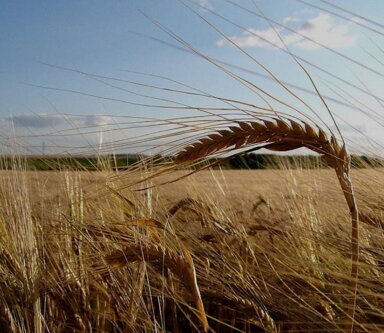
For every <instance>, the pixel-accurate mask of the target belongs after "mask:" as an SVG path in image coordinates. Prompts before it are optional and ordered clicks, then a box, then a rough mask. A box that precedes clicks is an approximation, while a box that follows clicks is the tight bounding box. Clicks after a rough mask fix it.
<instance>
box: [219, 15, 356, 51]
mask: <svg viewBox="0 0 384 333" xmlns="http://www.w3.org/2000/svg"><path fill="white" fill-rule="evenodd" d="M293 20H294V19H293V18H292V17H286V18H284V19H283V22H284V21H285V22H286V23H288V22H293ZM296 31H297V32H298V34H296V33H294V32H292V33H286V32H284V29H283V28H276V29H275V30H274V29H272V28H268V29H252V28H251V29H248V30H245V31H243V33H242V35H241V36H234V37H230V39H231V40H232V41H233V42H234V43H236V44H237V45H238V46H240V47H268V48H273V47H274V46H273V45H271V44H270V43H272V44H275V45H276V46H277V47H283V46H284V44H283V42H282V41H281V40H280V38H279V36H278V34H277V33H279V34H280V37H281V39H282V40H283V41H284V43H285V44H286V45H287V46H289V45H290V46H293V47H296V48H301V49H306V50H316V49H320V48H321V46H320V45H318V44H315V43H313V42H312V41H311V40H310V39H312V40H314V41H316V42H317V43H320V44H323V45H326V46H327V47H331V48H346V47H351V46H353V45H355V44H356V41H357V39H356V37H355V36H354V35H352V34H351V33H350V31H349V24H348V23H347V24H339V23H336V22H335V21H334V20H333V18H332V17H331V16H330V15H329V14H324V13H320V14H319V15H318V16H316V17H314V18H311V19H308V20H307V21H304V22H303V23H302V24H301V26H300V27H299V28H298V29H297V30H296ZM304 36H305V37H307V38H308V39H306V38H304ZM268 42H269V43H268ZM226 44H229V42H228V41H227V40H224V39H222V40H219V41H218V42H217V45H218V46H224V45H226Z"/></svg>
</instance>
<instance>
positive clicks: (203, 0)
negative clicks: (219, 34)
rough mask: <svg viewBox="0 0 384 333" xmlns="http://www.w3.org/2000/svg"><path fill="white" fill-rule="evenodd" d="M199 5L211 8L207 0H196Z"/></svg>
mask: <svg viewBox="0 0 384 333" xmlns="http://www.w3.org/2000/svg"><path fill="white" fill-rule="evenodd" d="M198 3H199V5H200V6H203V7H205V8H207V9H210V10H213V9H214V8H213V5H212V3H211V2H210V1H209V0H198Z"/></svg>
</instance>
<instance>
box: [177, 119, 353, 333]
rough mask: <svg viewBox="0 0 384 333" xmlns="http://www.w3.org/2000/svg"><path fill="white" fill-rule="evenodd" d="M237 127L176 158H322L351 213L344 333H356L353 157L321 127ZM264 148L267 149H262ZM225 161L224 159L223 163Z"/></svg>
mask: <svg viewBox="0 0 384 333" xmlns="http://www.w3.org/2000/svg"><path fill="white" fill-rule="evenodd" d="M237 124H238V125H237V126H233V127H229V128H228V129H225V130H218V131H216V132H214V133H212V134H210V135H208V136H206V137H204V138H202V139H200V140H198V141H196V142H195V143H193V144H191V145H188V146H187V147H185V148H184V149H183V150H182V151H180V152H179V153H177V154H176V162H178V163H188V162H193V161H197V160H202V159H204V158H207V157H210V156H212V155H214V154H216V153H217V154H218V153H223V152H225V151H226V152H228V151H231V150H235V149H240V148H246V147H249V146H251V145H255V148H254V149H250V150H248V151H252V150H257V149H260V148H266V149H269V150H272V151H289V150H293V149H297V148H302V147H306V148H308V149H310V150H312V151H314V152H316V153H318V154H320V155H321V156H322V158H323V159H325V160H326V161H327V162H328V163H329V164H330V165H331V166H332V167H333V168H334V170H335V172H336V175H337V178H338V180H339V183H340V186H341V189H342V191H343V194H344V197H345V200H346V202H347V204H348V208H349V211H350V213H351V224H352V237H351V259H352V265H351V282H350V287H351V289H352V291H353V296H352V298H351V299H350V301H349V302H348V305H347V313H348V318H347V321H346V324H345V326H344V332H346V333H347V332H348V333H350V332H352V331H353V323H354V316H355V309H356V298H357V282H358V261H359V230H358V224H359V223H358V222H359V214H358V209H357V204H356V199H355V195H354V191H353V186H352V182H351V179H350V176H349V169H350V156H349V155H348V153H347V150H346V148H345V145H340V144H339V143H338V142H337V140H336V139H335V137H334V136H328V135H327V134H326V133H325V132H324V131H323V130H322V129H321V128H320V127H317V128H315V127H314V126H311V125H310V124H308V123H305V122H301V123H299V122H297V121H295V120H292V119H288V118H285V119H284V120H283V119H282V118H276V117H268V118H260V119H257V121H253V122H238V123H237ZM261 144H264V145H261ZM223 160H224V159H223Z"/></svg>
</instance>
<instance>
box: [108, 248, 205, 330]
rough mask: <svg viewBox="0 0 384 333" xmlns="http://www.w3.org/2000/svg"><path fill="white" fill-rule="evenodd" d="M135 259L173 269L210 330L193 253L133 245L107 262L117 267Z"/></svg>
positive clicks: (112, 254) (201, 321)
mask: <svg viewBox="0 0 384 333" xmlns="http://www.w3.org/2000/svg"><path fill="white" fill-rule="evenodd" d="M134 261H147V262H160V263H164V264H165V266H166V267H168V268H169V269H171V270H172V271H173V272H174V273H175V274H176V275H177V276H178V277H179V278H180V280H181V281H182V282H183V283H184V284H185V285H186V286H187V288H188V289H189V291H190V293H191V294H192V297H193V300H194V303H195V306H196V309H197V313H198V318H199V321H200V324H201V326H202V330H203V332H208V320H207V315H206V313H205V310H204V305H203V301H202V298H201V294H200V289H199V286H198V284H197V277H196V270H195V265H194V263H193V259H192V256H191V254H190V253H189V251H188V250H187V249H186V248H183V250H182V252H181V253H180V254H179V253H177V252H176V251H173V250H172V249H169V248H165V247H162V246H159V245H151V244H148V245H143V244H141V245H132V246H129V247H126V248H125V249H124V250H118V251H115V252H113V253H111V254H110V255H109V256H107V257H106V262H107V264H108V265H110V266H115V267H116V266H117V267H121V266H124V265H126V264H128V263H129V262H134Z"/></svg>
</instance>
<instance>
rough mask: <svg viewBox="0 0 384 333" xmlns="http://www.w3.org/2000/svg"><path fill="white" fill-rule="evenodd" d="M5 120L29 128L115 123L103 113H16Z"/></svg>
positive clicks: (94, 125)
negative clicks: (78, 114) (81, 114)
mask: <svg viewBox="0 0 384 333" xmlns="http://www.w3.org/2000/svg"><path fill="white" fill-rule="evenodd" d="M6 120H7V121H8V122H12V123H13V124H14V125H15V126H16V127H29V128H52V127H59V126H63V125H67V126H92V127H96V126H104V125H113V124H115V120H114V118H113V117H110V116H105V115H86V116H69V115H59V114H44V113H40V114H24V115H17V116H13V117H8V118H6Z"/></svg>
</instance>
